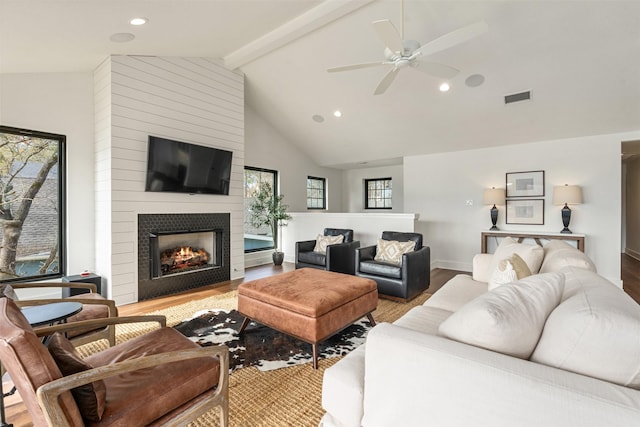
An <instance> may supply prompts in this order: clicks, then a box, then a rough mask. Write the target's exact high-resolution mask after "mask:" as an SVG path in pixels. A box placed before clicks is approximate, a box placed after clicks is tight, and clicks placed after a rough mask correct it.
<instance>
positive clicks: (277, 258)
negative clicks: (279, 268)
mask: <svg viewBox="0 0 640 427" xmlns="http://www.w3.org/2000/svg"><path fill="white" fill-rule="evenodd" d="M272 257H273V265H282V261H284V252H273V254H272Z"/></svg>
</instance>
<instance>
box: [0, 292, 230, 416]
mask: <svg viewBox="0 0 640 427" xmlns="http://www.w3.org/2000/svg"><path fill="white" fill-rule="evenodd" d="M150 321H152V322H157V323H158V324H159V325H160V326H161V328H159V329H154V330H152V331H151V332H148V333H146V334H144V335H141V336H138V337H136V338H133V339H131V340H129V341H126V342H123V343H121V344H118V345H116V346H114V347H109V348H107V349H106V350H103V351H100V352H98V353H95V354H92V355H90V356H88V357H86V358H85V359H80V362H81V363H86V364H87V365H88V368H89V369H87V370H84V371H81V372H78V373H75V374H69V375H67V376H63V375H62V373H61V369H67V368H66V367H65V366H64V365H65V364H64V363H62V362H61V360H60V357H59V355H58V356H57V360H54V357H53V356H52V354H58V353H59V352H60V349H62V350H64V345H66V343H69V341H66V339H65V338H64V337H63V336H62V335H61V334H57V335H56V334H55V333H56V332H65V331H69V330H73V329H82V328H96V327H98V326H104V325H116V324H122V323H130V322H150ZM165 324H166V320H165V318H164V316H138V317H115V318H108V319H99V320H87V321H78V322H75V323H69V324H61V325H56V326H50V327H45V328H41V329H38V330H37V331H34V330H33V329H32V328H31V326H30V325H29V323H28V322H27V321H26V319H25V317H24V316H23V315H22V312H21V311H20V309H19V308H18V307H17V306H16V304H15V303H14V302H13V301H11V300H10V299H8V298H0V360H1V361H2V365H3V367H4V368H6V370H7V371H8V372H9V374H10V375H11V378H12V380H13V381H14V384H15V385H16V388H17V389H18V391H19V393H20V395H21V397H22V399H23V401H24V403H25V405H26V407H27V410H28V411H29V413H30V415H31V417H32V420H33V424H34V426H35V427H41V426H50V427H67V426H72V427H79V426H85V425H91V426H112V425H127V426H143V425H145V426H146V425H153V426H160V425H162V426H174V425H176V426H177V425H185V424H186V423H187V422H188V421H190V420H193V419H195V418H196V417H198V416H200V415H201V414H203V413H205V412H207V411H209V410H210V409H212V408H214V407H220V410H221V413H220V424H221V426H223V427H225V426H227V425H228V416H229V397H228V396H229V394H228V393H229V391H228V387H229V352H228V348H227V347H225V346H212V347H205V348H200V347H199V346H198V345H197V344H195V343H193V342H192V341H191V340H189V339H188V338H186V337H185V336H183V335H182V334H180V333H179V332H177V331H176V330H175V329H173V328H167V327H165ZM52 334H53V336H52V339H51V340H50V341H49V346H50V348H49V349H47V347H45V345H44V344H43V343H42V340H41V337H43V336H50V335H52ZM54 342H60V343H62V344H64V345H62V346H59V347H58V350H57V351H54V350H52V343H54ZM50 350H51V352H50ZM71 353H73V347H72V346H71ZM65 357H66V356H65ZM69 357H71V356H69ZM63 360H65V359H63ZM56 362H57V363H56ZM86 384H91V385H92V386H93V388H92V389H91V390H93V391H94V396H92V398H93V399H94V401H96V402H97V405H98V407H100V408H102V410H101V411H100V412H101V414H100V416H99V419H97V420H96V419H90V420H88V419H87V418H86V417H87V415H86V408H85V407H84V406H85V405H86V403H85V402H82V401H81V399H80V398H79V397H78V396H76V395H75V394H74V395H72V394H71V392H70V390H72V389H74V388H76V387H78V386H81V385H86ZM100 390H103V391H101V392H100ZM101 393H102V394H101Z"/></svg>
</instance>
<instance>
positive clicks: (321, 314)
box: [238, 268, 378, 369]
mask: <svg viewBox="0 0 640 427" xmlns="http://www.w3.org/2000/svg"><path fill="white" fill-rule="evenodd" d="M377 307H378V287H377V286H376V282H374V281H373V280H370V279H364V278H362V277H356V276H350V275H348V274H342V273H334V272H331V271H324V270H318V269H315V268H301V269H299V270H295V271H291V272H288V273H283V274H278V275H276V276H271V277H266V278H264V279H258V280H253V281H251V282H246V283H243V284H241V285H240V286H238V311H239V312H240V313H241V314H242V315H243V316H245V319H244V322H242V326H241V327H240V332H239V333H242V332H243V331H244V329H245V328H246V327H247V325H248V324H249V321H250V320H254V321H256V322H258V323H262V324H263V325H266V326H269V327H270V328H273V329H276V330H278V331H280V332H283V333H285V334H287V335H291V336H294V337H296V338H298V339H300V340H302V341H305V342H308V343H310V344H311V345H312V347H313V368H314V369H317V368H318V346H317V344H318V343H319V342H321V341H323V340H325V339H327V338H329V337H330V336H332V335H334V334H335V333H337V332H339V331H341V330H342V329H344V328H346V327H347V326H349V325H351V324H352V323H353V322H355V321H356V320H358V319H360V318H361V317H364V316H367V318H368V319H369V322H371V324H372V325H375V322H374V320H373V316H371V312H372V311H374V310H375V309H376V308H377Z"/></svg>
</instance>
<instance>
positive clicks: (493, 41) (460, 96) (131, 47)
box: [0, 0, 640, 167]
mask: <svg viewBox="0 0 640 427" xmlns="http://www.w3.org/2000/svg"><path fill="white" fill-rule="evenodd" d="M401 6H402V2H401V1H399V0H375V1H371V0H351V1H342V0H328V1H321V0H155V1H124V0H93V1H81V0H0V72H1V73H36V72H38V73H39V72H76V71H91V70H93V69H94V68H95V67H96V66H97V65H98V63H99V62H101V61H102V60H103V59H104V58H105V57H106V56H107V55H110V54H126V55H157V56H202V57H217V58H222V59H223V60H224V61H225V63H226V64H227V66H229V67H230V68H236V67H237V68H239V69H240V70H241V71H242V72H244V73H245V76H246V86H245V87H246V102H247V103H248V104H249V105H250V106H251V107H252V108H253V109H255V110H256V111H257V112H258V114H260V115H261V116H262V117H264V118H265V119H266V120H267V121H269V122H270V123H271V124H272V125H273V126H274V127H275V128H276V129H277V130H278V131H279V132H280V133H281V134H282V135H283V136H284V137H285V138H287V139H288V140H289V141H290V142H292V143H294V144H297V145H299V147H300V148H301V149H302V150H304V151H305V152H307V153H308V154H309V155H310V156H311V157H313V158H314V159H315V160H316V161H317V162H318V163H319V164H321V165H324V166H334V167H360V166H362V164H364V163H366V164H367V165H376V164H389V163H395V162H398V161H399V159H401V158H402V157H403V156H408V155H417V154H426V153H438V152H446V151H455V150H468V149H474V148H482V147H488V146H499V145H505V144H518V143H526V142H533V141H540V140H550V139H556V138H564V137H574V136H585V135H594V134H604V133H615V132H624V131H630V130H639V129H640V1H636V0H633V1H604V0H603V1H579V2H578V1H468V2H465V1H429V0H405V1H404V8H402V7H401ZM402 10H404V14H403V13H401V11H402ZM139 16H142V17H146V18H148V20H149V22H148V23H147V24H146V25H144V26H141V27H132V26H131V25H130V24H129V20H130V19H131V18H134V17H139ZM380 19H390V20H391V21H392V22H393V23H394V25H395V26H396V27H397V28H398V29H400V28H401V27H403V31H404V35H405V39H413V40H416V41H418V42H420V43H421V44H425V43H427V42H429V41H431V40H434V39H436V38H438V37H439V36H441V35H444V34H446V33H449V32H451V31H454V30H456V29H458V28H461V27H464V26H467V25H470V24H473V23H475V22H479V21H484V22H486V24H487V26H488V31H487V32H486V33H485V34H482V35H480V36H478V37H476V38H473V39H471V40H469V41H467V42H465V43H462V44H459V45H456V46H454V47H451V48H449V49H446V50H443V51H440V52H437V53H435V54H433V55H430V56H429V57H428V60H430V61H434V62H439V63H443V64H446V65H449V66H453V67H455V68H457V69H459V70H460V73H459V74H458V75H457V76H456V77H454V78H453V79H450V80H449V81H448V82H449V83H450V85H451V90H450V91H448V92H440V91H439V90H438V86H439V85H440V83H442V82H443V81H444V80H443V79H440V78H436V77H433V76H431V75H428V74H425V73H422V72H418V71H416V70H412V69H403V70H401V71H400V73H399V74H398V76H397V78H396V79H395V81H394V82H393V84H392V85H391V86H390V87H389V89H388V90H387V91H386V93H384V94H382V95H373V91H374V88H375V87H376V86H377V85H378V83H379V81H380V80H381V79H382V78H383V76H384V75H385V74H386V72H387V71H388V70H389V69H390V68H389V67H390V66H381V67H374V68H364V69H358V70H352V71H345V72H340V73H328V72H327V71H326V70H327V68H331V67H335V66H341V65H349V64H354V63H364V62H373V61H383V60H384V59H385V58H384V53H383V51H384V46H383V45H382V43H381V42H380V40H379V39H378V37H377V35H376V32H375V31H374V29H373V26H372V21H375V20H380ZM116 33H131V34H133V35H134V36H135V38H134V39H133V40H132V41H129V42H125V43H117V42H113V41H111V40H110V37H111V36H112V35H113V34H116ZM475 74H479V75H482V76H483V77H484V82H483V83H482V84H481V85H479V86H476V87H470V86H468V85H466V84H465V80H466V79H467V78H468V77H469V76H471V75H475ZM526 90H530V91H531V100H530V101H525V102H519V103H514V104H509V105H505V104H504V96H505V95H507V94H512V93H516V92H521V91H526ZM338 109H339V110H341V111H342V113H343V115H342V117H340V118H336V117H334V116H333V112H334V111H335V110H338ZM314 116H316V117H315V120H314ZM317 116H321V117H322V118H323V119H324V120H323V121H320V119H319V118H318V117H317Z"/></svg>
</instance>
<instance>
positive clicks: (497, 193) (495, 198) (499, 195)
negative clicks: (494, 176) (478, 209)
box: [482, 187, 504, 205]
mask: <svg viewBox="0 0 640 427" xmlns="http://www.w3.org/2000/svg"><path fill="white" fill-rule="evenodd" d="M482 203H483V204H485V205H504V188H495V187H493V188H489V189H487V190H484V194H483V195H482Z"/></svg>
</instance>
